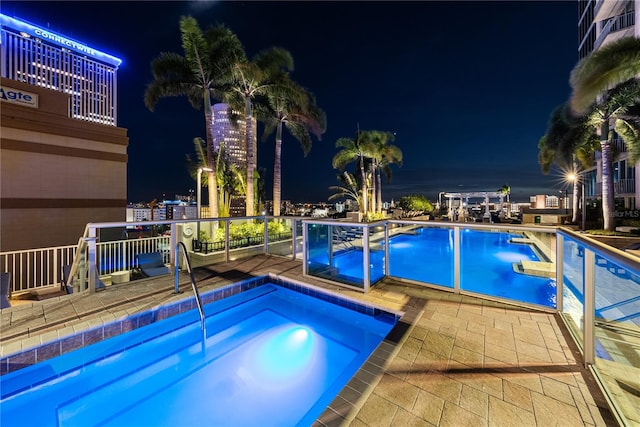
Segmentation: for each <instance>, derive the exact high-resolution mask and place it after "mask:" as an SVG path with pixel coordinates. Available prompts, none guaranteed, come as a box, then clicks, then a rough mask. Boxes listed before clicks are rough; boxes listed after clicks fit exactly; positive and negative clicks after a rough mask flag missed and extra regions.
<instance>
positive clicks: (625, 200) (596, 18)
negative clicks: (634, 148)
mask: <svg viewBox="0 0 640 427" xmlns="http://www.w3.org/2000/svg"><path fill="white" fill-rule="evenodd" d="M639 6H640V5H639V2H638V1H635V0H630V1H619V0H579V1H578V43H579V44H578V56H579V58H580V59H582V58H584V57H585V56H587V55H589V54H590V53H591V52H593V51H594V50H597V49H599V48H600V47H602V46H605V45H606V44H607V43H611V42H612V41H615V40H618V39H620V38H623V37H640V28H638V26H637V25H636V22H638V21H639V18H640V17H639V16H638V14H639V13H640V7H639ZM614 145H615V147H614V149H615V151H616V153H618V155H617V157H616V158H615V160H614V162H613V181H614V194H615V198H616V210H633V209H636V208H637V207H638V205H640V203H638V202H637V200H640V186H639V185H637V184H636V183H638V182H640V167H639V166H640V165H639V164H638V163H632V162H630V161H629V155H628V153H627V148H626V147H625V144H624V143H623V141H622V140H621V139H620V138H617V137H616V139H615V143H614ZM596 162H597V165H596V167H593V168H590V169H588V170H586V171H585V172H584V174H583V180H584V184H585V195H586V197H587V198H588V199H589V198H591V199H593V198H598V197H600V196H601V195H602V176H601V173H600V171H601V170H602V169H601V162H602V158H601V157H600V153H596Z"/></svg>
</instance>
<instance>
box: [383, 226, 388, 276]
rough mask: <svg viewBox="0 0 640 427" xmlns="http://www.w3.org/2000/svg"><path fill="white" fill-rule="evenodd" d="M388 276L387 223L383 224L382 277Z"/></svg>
mask: <svg viewBox="0 0 640 427" xmlns="http://www.w3.org/2000/svg"><path fill="white" fill-rule="evenodd" d="M388 275H389V222H388V221H385V223H384V277H387V276H388Z"/></svg>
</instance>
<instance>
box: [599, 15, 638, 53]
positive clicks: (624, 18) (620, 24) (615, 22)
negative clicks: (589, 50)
mask: <svg viewBox="0 0 640 427" xmlns="http://www.w3.org/2000/svg"><path fill="white" fill-rule="evenodd" d="M634 24H635V12H634V11H631V12H627V13H623V14H622V15H618V16H614V17H613V18H609V20H608V21H607V22H606V23H605V24H604V25H603V26H602V29H601V30H600V35H599V36H598V38H597V39H596V41H595V43H594V45H593V50H597V49H598V48H599V47H600V46H601V45H602V43H604V39H606V38H607V36H608V35H609V34H613V33H615V32H617V31H621V30H624V29H625V28H629V27H631V26H633V25H634Z"/></svg>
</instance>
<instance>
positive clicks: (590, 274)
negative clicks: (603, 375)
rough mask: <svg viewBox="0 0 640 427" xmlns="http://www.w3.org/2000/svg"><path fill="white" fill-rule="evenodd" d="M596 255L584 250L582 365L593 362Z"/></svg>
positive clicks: (594, 346)
mask: <svg viewBox="0 0 640 427" xmlns="http://www.w3.org/2000/svg"><path fill="white" fill-rule="evenodd" d="M595 279H596V254H595V252H593V251H592V250H590V249H587V248H586V247H585V248H584V305H583V310H584V312H583V313H582V319H583V325H582V333H583V334H584V337H583V344H584V348H583V350H584V365H585V367H587V365H593V363H594V362H595V348H596V340H595V338H596V337H595V320H596V319H595V317H596V316H595V283H596V280H595Z"/></svg>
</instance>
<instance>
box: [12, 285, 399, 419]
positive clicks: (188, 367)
mask: <svg viewBox="0 0 640 427" xmlns="http://www.w3.org/2000/svg"><path fill="white" fill-rule="evenodd" d="M346 305H347V306H349V305H351V306H354V307H350V308H347V307H343V306H339V305H336V304H332V303H330V302H327V301H323V300H320V299H317V298H314V297H312V296H309V295H305V294H303V293H300V292H296V291H294V290H291V289H286V288H284V287H281V286H277V285H274V284H265V285H262V286H259V287H257V288H254V289H250V290H248V291H245V292H242V293H240V294H237V295H234V296H231V297H228V298H225V299H223V300H220V301H218V302H215V303H212V304H207V305H205V312H206V315H207V317H206V330H207V334H206V337H203V333H202V330H201V328H200V322H199V318H198V315H197V312H194V311H193V310H192V311H188V312H185V313H183V314H179V315H176V316H174V317H171V318H168V319H165V320H162V321H159V322H156V323H153V324H151V325H148V326H145V327H142V328H139V329H136V330H134V331H131V332H128V333H126V334H122V335H118V336H116V337H113V338H110V339H107V340H104V341H102V342H99V343H97V344H94V345H91V346H88V347H84V348H81V349H79V350H76V351H73V352H70V353H67V354H64V355H62V356H58V357H55V358H53V359H50V360H48V361H45V362H41V363H38V364H36V365H32V366H30V367H27V368H24V369H21V370H18V371H15V372H12V373H9V374H7V375H4V376H2V377H1V378H0V381H1V382H2V387H1V393H2V400H0V406H1V408H2V411H1V415H0V424H1V425H3V426H4V425H6V426H10V425H20V426H40V427H45V426H67V425H74V426H80V425H81V426H85V425H101V426H102V425H103V426H186V425H189V426H191V425H207V426H216V425H224V426H254V425H260V426H266V425H273V426H295V425H300V426H305V425H311V424H312V423H313V422H314V421H315V419H316V418H317V417H318V416H319V415H320V414H321V413H322V412H323V410H324V409H325V408H326V407H327V406H328V405H329V403H330V402H331V400H333V398H334V397H335V396H336V395H337V394H338V393H339V391H340V390H341V389H342V388H343V387H344V385H345V384H346V383H347V382H348V381H349V379H350V378H351V377H352V376H353V375H354V373H355V372H356V371H357V370H358V369H359V367H360V366H361V365H362V364H363V363H364V361H365V360H366V359H367V358H368V357H369V355H370V354H371V353H372V352H373V350H375V348H376V347H377V346H378V344H379V343H380V342H381V341H382V340H383V339H384V337H385V336H386V335H387V333H388V332H389V331H390V330H391V328H392V327H393V325H394V324H395V322H396V321H397V316H395V315H391V314H389V313H385V312H382V311H380V310H377V309H371V308H367V310H362V307H360V308H359V309H360V310H361V311H370V313H369V314H372V315H369V314H365V313H362V312H358V311H356V308H357V307H355V306H356V303H351V302H349V303H347V304H346ZM36 408H37V410H36Z"/></svg>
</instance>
